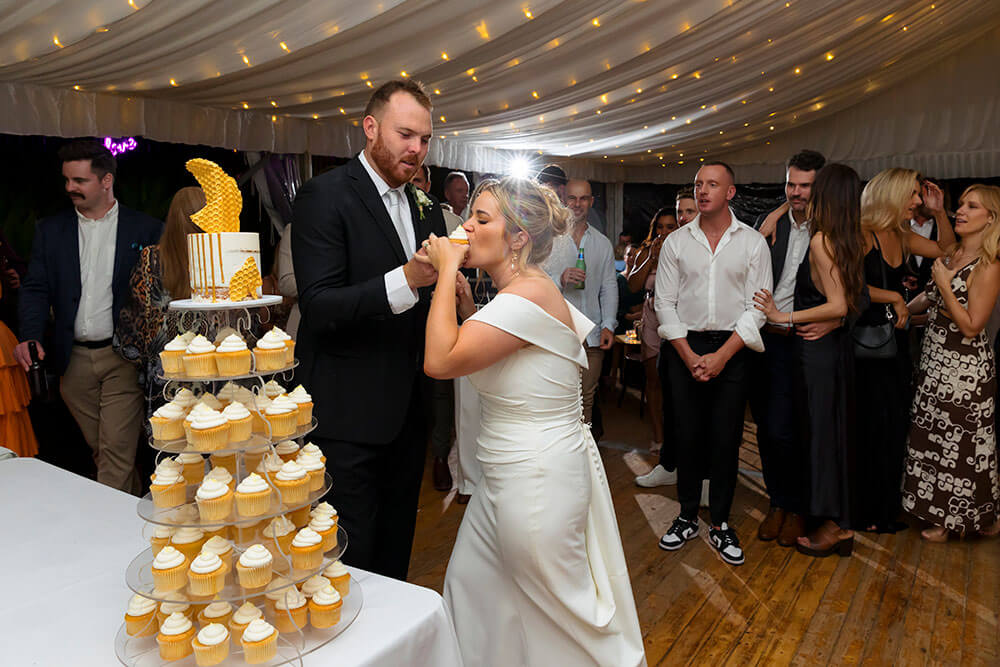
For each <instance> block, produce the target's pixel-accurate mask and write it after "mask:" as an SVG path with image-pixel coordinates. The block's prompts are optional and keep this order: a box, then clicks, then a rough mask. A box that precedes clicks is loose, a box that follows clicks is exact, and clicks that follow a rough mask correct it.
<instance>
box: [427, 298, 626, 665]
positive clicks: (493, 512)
mask: <svg viewBox="0 0 1000 667" xmlns="http://www.w3.org/2000/svg"><path fill="white" fill-rule="evenodd" d="M567 305H568V304H567ZM569 308H570V311H571V313H572V315H573V321H574V326H575V328H576V331H574V330H572V329H570V328H569V327H567V326H566V325H565V324H563V323H562V322H560V321H559V320H557V319H556V318H554V317H552V316H551V315H549V314H548V313H547V312H545V311H544V310H543V309H542V308H541V307H539V306H538V305H536V304H535V303H533V302H532V301H529V300H527V299H524V298H522V297H520V296H517V295H513V294H500V295H498V296H497V297H496V298H495V299H494V300H493V301H492V302H490V303H489V304H488V305H487V306H485V307H484V308H483V309H482V310H480V311H479V312H478V313H476V314H475V315H473V316H472V318H471V319H474V320H476V321H479V322H483V323H486V324H489V325H490V326H494V327H496V328H498V329H501V330H503V331H505V332H507V333H510V334H512V335H514V336H517V337H518V338H521V339H523V340H525V341H527V342H528V343H529V345H528V346H526V347H523V348H521V349H520V350H518V351H517V352H515V353H514V354H513V355H511V356H509V357H507V358H505V359H503V360H501V361H500V362H498V363H496V364H494V365H493V366H490V367H489V368H486V369H484V370H481V371H478V372H477V373H474V374H472V375H471V376H470V380H471V381H472V384H473V385H474V386H475V387H476V389H477V390H478V391H479V394H480V396H481V399H482V424H481V432H480V435H479V439H478V450H477V458H478V459H479V462H480V464H481V465H482V479H481V481H480V484H479V485H478V486H477V488H476V491H475V493H474V494H473V496H472V500H471V501H470V502H469V505H468V507H467V508H466V510H465V517H464V519H463V520H462V525H461V527H460V528H459V532H458V539H457V541H456V543H455V549H454V551H453V552H452V556H451V562H450V563H449V565H448V573H447V575H446V577H445V587H444V597H445V600H446V603H447V605H448V608H449V612H450V614H451V617H452V619H453V622H454V624H455V629H456V632H457V634H458V641H459V645H460V647H461V650H462V657H463V660H464V662H465V664H466V665H467V666H468V667H472V666H476V667H478V666H479V665H498V666H499V665H503V666H504V667H512V666H514V665H538V666H540V667H560V666H562V665H571V666H574V667H575V666H577V665H613V666H615V667H632V666H634V665H644V664H645V655H644V652H643V643H642V635H641V633H640V631H639V620H638V616H637V614H636V609H635V602H634V600H633V597H632V587H631V584H630V582H629V576H628V570H627V568H626V564H625V555H624V553H623V552H622V544H621V537H620V535H619V533H618V524H617V521H616V518H615V511H614V507H613V506H612V503H611V492H610V489H609V488H608V482H607V478H606V476H605V473H604V465H603V463H602V462H601V456H600V453H599V452H598V450H597V445H596V443H595V442H594V439H593V437H592V436H591V434H590V429H589V428H588V427H587V426H585V425H584V424H583V423H582V421H581V414H582V410H581V404H580V368H581V366H585V365H586V363H587V355H586V353H585V352H584V350H583V347H582V345H581V343H582V341H583V339H584V338H585V337H586V335H587V333H588V332H589V331H590V330H591V329H592V328H593V326H594V324H593V323H592V322H590V321H589V320H588V319H587V318H586V317H584V316H583V315H582V314H581V313H580V312H579V311H578V310H576V309H575V308H573V306H571V305H570V306H569Z"/></svg>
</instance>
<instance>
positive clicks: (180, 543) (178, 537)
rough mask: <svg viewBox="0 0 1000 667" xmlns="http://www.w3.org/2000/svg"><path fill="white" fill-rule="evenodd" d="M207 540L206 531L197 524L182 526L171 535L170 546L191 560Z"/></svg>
mask: <svg viewBox="0 0 1000 667" xmlns="http://www.w3.org/2000/svg"><path fill="white" fill-rule="evenodd" d="M205 542H206V538H205V531H203V530H202V529H201V528H197V527H195V526H181V527H180V528H178V529H177V530H175V531H174V534H173V535H171V536H170V546H172V547H173V548H174V549H176V550H178V551H180V552H181V553H182V554H184V557H185V558H187V560H188V561H189V562H190V561H192V560H194V558H195V556H197V555H198V553H199V552H200V551H201V548H202V547H203V546H204V545H205ZM166 549H167V547H164V548H163V551H166ZM161 553H162V551H161ZM157 555H159V554H157Z"/></svg>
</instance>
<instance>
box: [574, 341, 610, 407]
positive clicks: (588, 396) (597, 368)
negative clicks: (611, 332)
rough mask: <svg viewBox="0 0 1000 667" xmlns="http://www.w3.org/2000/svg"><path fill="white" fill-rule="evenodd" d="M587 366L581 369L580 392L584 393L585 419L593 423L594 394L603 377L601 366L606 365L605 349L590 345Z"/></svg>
mask: <svg viewBox="0 0 1000 667" xmlns="http://www.w3.org/2000/svg"><path fill="white" fill-rule="evenodd" d="M586 350H587V368H582V369H580V392H581V393H582V394H583V421H584V422H586V423H588V424H591V423H593V422H592V421H591V415H592V414H593V412H594V394H595V393H597V381H598V380H600V379H601V366H603V365H604V350H602V349H601V348H599V347H588V348H586Z"/></svg>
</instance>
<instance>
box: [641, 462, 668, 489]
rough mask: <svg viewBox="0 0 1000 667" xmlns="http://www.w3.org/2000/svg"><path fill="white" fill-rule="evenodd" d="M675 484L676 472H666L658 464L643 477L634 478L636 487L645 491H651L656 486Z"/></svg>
mask: <svg viewBox="0 0 1000 667" xmlns="http://www.w3.org/2000/svg"><path fill="white" fill-rule="evenodd" d="M676 483H677V471H676V470H667V469H666V468H664V467H663V466H661V465H660V464H659V463H657V464H656V465H655V466H653V469H652V470H650V471H649V472H647V473H646V474H645V475H639V476H638V477H636V478H635V484H636V486H641V487H643V488H645V489H653V488H656V487H657V486H670V485H672V484H676Z"/></svg>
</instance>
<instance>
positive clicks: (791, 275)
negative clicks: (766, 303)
mask: <svg viewBox="0 0 1000 667" xmlns="http://www.w3.org/2000/svg"><path fill="white" fill-rule="evenodd" d="M788 219H789V220H791V222H792V226H791V228H790V229H789V230H788V249H787V250H785V263H784V265H783V266H782V268H781V275H780V276H779V277H778V284H777V285H775V286H774V305H775V306H777V307H778V310H780V311H781V312H783V313H787V312H790V311H791V310H793V308H792V306H793V305H794V304H795V274H796V273H798V271H799V264H801V263H802V258H803V257H805V256H806V251H807V250H809V239H810V235H809V221H808V220H805V221H803V222H802V223H801V224H799V223H797V222H795V217H794V216H792V212H791V210H789V211H788ZM772 324H775V326H779V327H790V326H791V325H790V324H778V323H773V322H772Z"/></svg>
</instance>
